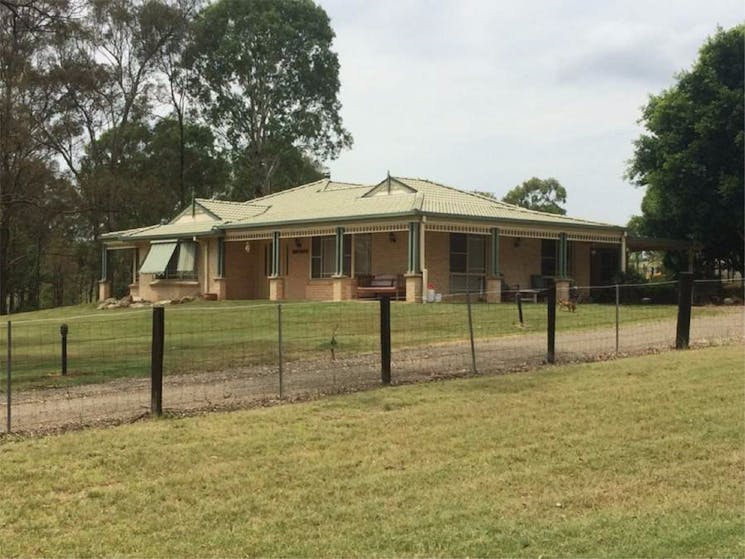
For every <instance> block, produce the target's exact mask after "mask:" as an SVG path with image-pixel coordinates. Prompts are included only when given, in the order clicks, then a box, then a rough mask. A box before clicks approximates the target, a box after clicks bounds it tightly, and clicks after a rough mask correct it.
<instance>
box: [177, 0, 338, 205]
mask: <svg viewBox="0 0 745 559" xmlns="http://www.w3.org/2000/svg"><path fill="white" fill-rule="evenodd" d="M333 38H334V32H333V31H332V29H331V26H330V23H329V19H328V16H327V15H326V13H325V12H324V11H323V9H321V8H320V7H318V6H316V5H315V4H314V3H313V2H312V1H310V0H219V1H218V2H216V3H215V4H213V5H211V6H209V7H207V8H206V9H205V10H204V11H203V12H202V13H201V14H200V16H199V17H198V19H197V21H196V24H195V31H194V38H193V42H192V44H191V46H190V47H189V49H188V56H187V59H188V62H189V64H190V65H191V66H192V68H193V70H194V79H193V80H192V90H193V92H194V94H195V96H196V97H197V99H198V101H199V103H200V104H201V106H202V109H203V114H204V115H205V117H206V119H207V120H208V121H209V122H210V123H211V124H212V126H214V127H215V128H217V129H219V130H220V131H221V132H222V133H223V134H224V137H225V138H226V139H227V141H228V143H229V144H230V146H231V148H232V150H233V153H234V159H235V160H236V161H240V163H241V166H242V168H243V169H244V171H246V172H245V174H244V180H243V181H241V183H240V185H239V188H238V189H236V192H235V195H236V196H239V197H242V198H246V197H253V196H261V195H263V194H268V193H269V192H270V190H271V189H273V188H277V187H280V188H281V187H282V186H289V185H288V184H279V185H277V184H275V183H274V181H273V179H274V178H275V177H282V178H286V179H288V180H290V181H291V182H290V184H292V183H293V182H295V181H294V180H293V179H294V174H293V173H287V172H285V173H278V172H277V171H278V169H279V168H280V167H281V166H282V164H283V163H289V165H288V166H286V168H285V171H287V170H288V169H292V166H293V164H294V163H297V162H298V161H303V159H302V156H303V155H304V156H307V157H310V158H316V159H321V160H324V159H330V158H335V157H336V156H337V155H338V153H339V151H340V150H341V149H342V148H344V147H348V146H350V145H351V141H352V139H351V136H350V134H349V132H347V131H346V130H345V129H344V127H343V126H342V122H341V117H340V115H339V111H340V109H341V104H340V102H339V99H338V92H339V61H338V58H337V56H336V53H335V52H333V51H332V50H331V42H332V40H333ZM298 170H299V172H300V174H301V175H302V174H304V173H307V167H305V168H303V166H300V169H298Z"/></svg>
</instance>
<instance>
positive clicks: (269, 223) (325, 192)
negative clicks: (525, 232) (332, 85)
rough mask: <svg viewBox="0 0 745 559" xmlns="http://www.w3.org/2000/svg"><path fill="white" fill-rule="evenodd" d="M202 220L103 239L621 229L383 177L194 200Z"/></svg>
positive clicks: (185, 219)
mask: <svg viewBox="0 0 745 559" xmlns="http://www.w3.org/2000/svg"><path fill="white" fill-rule="evenodd" d="M195 206H196V207H197V208H198V209H199V212H200V213H201V214H203V215H200V216H198V217H195V218H193V219H189V217H191V216H190V214H189V212H188V211H187V210H185V211H184V212H182V214H180V216H178V217H177V218H176V219H174V222H171V223H169V224H166V225H159V226H151V227H145V228H141V229H134V230H128V231H120V232H117V233H111V234H109V235H107V236H105V237H104V238H105V239H117V240H139V239H142V240H145V239H163V238H177V237H184V236H191V235H194V236H201V235H207V234H218V233H219V232H220V230H224V229H254V228H265V227H277V226H281V225H288V224H292V225H300V224H303V223H308V224H318V223H329V224H333V223H335V222H348V221H354V220H370V219H385V218H401V217H415V216H422V215H426V216H432V217H441V218H452V219H457V220H466V221H467V220H475V221H492V222H496V223H499V222H506V223H510V224H513V225H514V224H518V223H526V224H535V225H546V226H554V227H561V226H570V227H573V228H589V229H597V228H602V229H613V230H618V231H619V232H620V231H622V230H623V228H622V227H618V226H616V225H610V224H606V223H599V222H594V221H588V220H584V219H577V218H572V217H567V216H561V215H555V214H548V213H543V212H537V211H532V210H527V209H525V208H521V207H518V206H514V205H511V204H507V203H504V202H501V201H499V200H496V199H492V198H489V197H486V196H482V195H479V194H474V193H471V192H465V191H463V190H458V189H456V188H452V187H449V186H444V185H442V184H438V183H435V182H432V181H429V180H425V179H414V178H403V177H388V178H386V179H384V180H383V181H382V182H380V183H378V184H377V185H359V184H351V183H344V182H336V181H331V180H329V179H323V180H320V181H316V182H312V183H309V184H304V185H302V186H298V187H296V188H292V189H290V190H284V191H281V192H277V193H275V194H270V195H268V196H264V197H262V198H257V199H255V200H250V201H248V202H225V201H219V200H204V199H198V200H196V203H195Z"/></svg>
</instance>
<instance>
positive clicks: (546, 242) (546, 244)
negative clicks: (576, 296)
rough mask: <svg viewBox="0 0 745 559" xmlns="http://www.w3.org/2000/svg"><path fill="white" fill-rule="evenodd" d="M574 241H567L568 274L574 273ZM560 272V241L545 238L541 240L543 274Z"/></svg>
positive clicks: (548, 274) (552, 274)
mask: <svg viewBox="0 0 745 559" xmlns="http://www.w3.org/2000/svg"><path fill="white" fill-rule="evenodd" d="M573 247H574V243H572V242H569V241H567V270H566V272H567V275H568V276H571V275H572V264H573V260H574V258H573V257H572V253H573V252H574V250H573ZM558 274H559V241H556V240H551V239H543V240H542V241H541V276H557V275H558Z"/></svg>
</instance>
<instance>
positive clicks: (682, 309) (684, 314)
mask: <svg viewBox="0 0 745 559" xmlns="http://www.w3.org/2000/svg"><path fill="white" fill-rule="evenodd" d="M692 294H693V274H692V273H690V272H681V273H680V280H679V282H678V324H677V329H676V333H675V349H687V348H688V344H689V342H690V338H691V297H692Z"/></svg>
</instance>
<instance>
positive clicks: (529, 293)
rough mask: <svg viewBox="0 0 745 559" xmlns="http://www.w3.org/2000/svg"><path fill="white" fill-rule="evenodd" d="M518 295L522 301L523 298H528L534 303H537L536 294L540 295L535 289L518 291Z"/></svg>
mask: <svg viewBox="0 0 745 559" xmlns="http://www.w3.org/2000/svg"><path fill="white" fill-rule="evenodd" d="M518 293H519V294H520V298H521V299H522V298H523V296H526V295H527V296H528V297H529V298H531V299H533V302H534V303H537V302H538V294H539V293H540V291H539V290H537V289H520V290H518Z"/></svg>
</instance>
